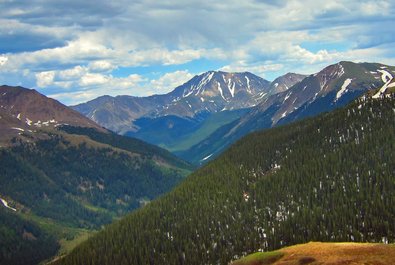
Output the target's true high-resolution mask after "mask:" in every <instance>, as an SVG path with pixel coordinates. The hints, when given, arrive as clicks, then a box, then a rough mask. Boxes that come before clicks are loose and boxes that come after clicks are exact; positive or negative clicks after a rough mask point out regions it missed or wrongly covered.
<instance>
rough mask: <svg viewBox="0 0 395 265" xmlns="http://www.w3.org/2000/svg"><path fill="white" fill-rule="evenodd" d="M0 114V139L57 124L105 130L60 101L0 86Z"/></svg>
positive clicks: (25, 89) (35, 92)
mask: <svg viewBox="0 0 395 265" xmlns="http://www.w3.org/2000/svg"><path fill="white" fill-rule="evenodd" d="M0 114H1V119H0V131H1V135H2V136H3V137H2V139H0V140H4V139H5V140H7V139H11V138H12V137H14V136H18V135H21V134H22V133H23V132H34V131H35V130H38V129H42V128H47V127H48V128H52V127H56V126H58V125H61V124H70V125H74V126H79V127H89V128H95V129H97V130H99V131H106V130H105V129H103V128H102V127H100V126H99V125H98V124H96V123H94V122H93V121H91V120H89V119H88V118H86V117H84V116H83V115H81V114H80V113H78V112H76V111H74V110H72V109H70V108H68V107H66V106H64V105H63V104H61V103H60V102H58V101H56V100H54V99H51V98H48V97H46V96H44V95H42V94H40V93H39V92H37V91H36V90H34V89H27V88H23V87H12V86H0ZM3 138H4V139H3Z"/></svg>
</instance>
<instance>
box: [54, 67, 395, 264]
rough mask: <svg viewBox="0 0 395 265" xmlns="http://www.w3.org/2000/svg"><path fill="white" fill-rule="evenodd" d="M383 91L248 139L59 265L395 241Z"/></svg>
mask: <svg viewBox="0 0 395 265" xmlns="http://www.w3.org/2000/svg"><path fill="white" fill-rule="evenodd" d="M335 67H337V68H338V69H341V68H340V65H338V66H335ZM387 71H388V70H387ZM339 75H340V73H339ZM317 76H318V75H317ZM313 77H314V76H313ZM313 77H311V78H313ZM378 77H380V76H379V75H378ZM344 78H345V80H346V79H347V78H348V77H347V76H345V77H344ZM318 80H319V79H318ZM374 80H377V79H376V78H374ZM340 82H341V83H342V84H343V83H344V82H345V81H343V82H342V81H340ZM389 82H390V80H387V83H388V85H389V84H390V83H389ZM347 83H348V82H347ZM381 83H382V82H381ZM327 84H328V86H329V84H330V82H329V83H327ZM367 86H369V84H367ZM370 86H371V85H370ZM391 86H392V85H391ZM352 87H353V86H350V88H349V89H350V90H351V89H352ZM324 89H328V91H329V88H327V86H326V85H323V90H324ZM380 90H381V91H382V92H384V90H382V87H381V88H379V89H375V90H374V91H370V92H367V93H365V94H364V95H361V96H360V97H359V98H358V99H357V100H354V101H353V102H351V103H350V104H348V105H347V106H345V107H340V108H338V109H337V110H333V111H331V112H328V113H323V114H320V115H318V116H316V117H314V118H309V119H303V120H302V121H298V122H294V123H292V124H288V125H283V126H277V127H276V128H271V129H268V130H264V131H259V132H254V133H251V134H249V135H247V136H246V137H244V138H242V139H241V140H240V141H238V142H237V143H235V144H234V145H232V146H231V147H230V148H229V149H227V150H226V151H225V152H224V153H223V154H221V155H220V156H219V157H218V158H216V159H215V160H213V161H210V162H209V163H207V164H206V165H205V166H203V167H202V168H200V169H198V170H197V171H195V172H194V173H193V174H192V175H190V176H189V177H188V178H187V179H186V180H185V181H184V182H182V183H181V184H180V185H178V186H177V187H176V188H175V189H173V190H172V191H171V192H170V193H168V194H166V195H165V196H163V197H161V198H159V199H157V200H155V201H153V202H151V203H150V204H149V205H147V206H146V207H144V208H143V209H140V210H139V211H135V212H133V213H131V214H130V215H128V216H127V217H125V218H123V219H122V220H121V221H119V222H116V223H114V224H112V225H110V226H108V227H107V228H106V229H104V230H103V231H101V232H99V233H98V234H96V235H95V236H93V237H92V238H90V239H89V240H87V241H85V242H84V243H82V244H81V245H79V246H78V247H77V248H76V249H75V250H74V251H73V252H72V253H71V254H70V255H68V256H66V257H65V258H64V259H61V260H59V261H58V262H57V263H56V264H65V265H67V264H73V265H77V264H114V263H117V264H228V263H229V262H230V261H232V260H237V259H239V258H240V257H243V256H245V255H247V254H248V253H252V252H256V251H268V250H274V249H279V248H282V247H284V246H290V245H294V244H299V243H305V242H309V241H326V242H342V241H347V242H383V243H392V242H394V240H395V228H394V226H393V220H394V218H395V201H394V200H395V198H394V196H393V194H394V192H395V185H394V181H393V176H394V173H395V172H394V168H395V164H394V161H395V160H394V157H393V154H394V153H395V150H394V145H393V143H395V128H394V126H395V120H394V117H395V116H394V111H393V110H394V108H395V96H394V94H393V92H394V91H393V89H390V90H386V91H385V93H384V94H382V95H381V94H378V93H380V92H379V91H380ZM315 93H317V92H315ZM315 93H314V94H313V98H314V95H315ZM318 93H322V95H328V94H331V95H332V96H331V101H332V102H333V101H334V100H337V101H339V100H340V98H341V97H336V95H339V94H338V93H339V90H333V91H332V92H329V93H325V92H322V91H321V92H318ZM350 93H353V92H352V91H350ZM346 95H347V94H346V93H345V94H344V95H342V96H346ZM317 96H318V95H317ZM142 242H143V243H142ZM302 261H303V260H302ZM310 261H311V259H310ZM295 262H298V263H297V264H307V263H308V262H307V260H306V261H303V262H305V263H299V260H296V261H295ZM306 262H307V263H306ZM311 262H313V261H311ZM252 264H259V263H252ZM264 264H266V263H264ZM268 264H270V263H268ZM295 264H296V263H295Z"/></svg>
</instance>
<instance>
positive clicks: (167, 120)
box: [73, 61, 395, 165]
mask: <svg viewBox="0 0 395 265" xmlns="http://www.w3.org/2000/svg"><path fill="white" fill-rule="evenodd" d="M394 71H395V68H394V67H392V66H388V65H383V64H377V63H353V62H346V61H343V62H339V63H337V64H334V65H330V66H328V67H326V68H324V69H322V70H321V71H319V72H317V73H315V74H312V75H309V76H305V75H299V74H295V73H288V74H286V75H284V76H280V77H278V78H276V79H275V80H274V81H273V82H268V81H266V80H264V79H262V78H259V77H257V76H255V75H253V74H251V73H225V72H215V71H210V72H206V73H204V74H201V75H198V76H195V77H194V78H192V79H191V80H190V81H188V82H186V83H185V84H183V85H182V86H179V87H177V88H176V89H174V90H173V91H172V92H170V93H168V94H166V95H156V96H151V97H145V98H136V97H129V96H118V97H115V98H113V97H101V98H98V99H96V100H93V101H90V102H87V103H84V104H80V105H78V106H74V107H73V108H74V109H75V110H77V111H79V112H81V113H82V114H84V115H86V116H87V117H89V118H91V119H93V120H94V121H96V122H98V123H99V124H101V125H102V126H104V127H106V128H109V129H111V130H114V131H115V132H117V133H120V134H125V135H127V136H132V137H136V138H139V139H142V140H144V141H147V142H150V143H152V144H155V145H159V146H161V147H164V148H166V149H168V150H169V151H171V152H173V153H174V154H176V155H177V156H179V157H181V158H183V159H185V160H187V161H189V162H192V163H194V164H196V165H201V164H204V163H206V162H207V161H209V160H211V159H213V158H215V157H216V156H218V155H219V154H220V153H221V152H223V150H225V149H226V148H228V147H229V146H230V145H231V144H233V143H234V142H235V141H237V140H238V139H240V138H241V137H242V136H244V135H246V134H248V133H250V132H253V131H256V130H260V129H265V128H271V127H274V126H277V125H281V124H286V123H290V122H292V121H295V120H298V119H301V118H305V117H311V116H314V115H317V114H319V113H321V112H325V111H331V110H333V109H335V108H338V107H341V106H344V105H345V104H347V103H348V102H350V101H351V100H353V99H355V98H356V97H358V96H360V95H361V94H363V93H365V92H366V91H368V90H374V89H377V88H381V87H383V85H385V84H386V83H387V82H392V81H391V80H392V78H393V75H394V73H395V72H394ZM388 85H389V86H390V84H388ZM99 113H102V114H103V115H102V116H101V115H99ZM109 117H112V118H109ZM121 117H122V118H121ZM119 120H122V122H118V121H119Z"/></svg>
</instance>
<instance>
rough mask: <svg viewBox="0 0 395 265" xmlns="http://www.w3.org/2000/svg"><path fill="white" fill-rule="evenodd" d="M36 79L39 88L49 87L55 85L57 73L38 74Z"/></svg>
mask: <svg viewBox="0 0 395 265" xmlns="http://www.w3.org/2000/svg"><path fill="white" fill-rule="evenodd" d="M36 78H37V85H38V86H39V87H47V86H50V85H53V83H54V78H55V72H54V71H47V72H41V73H38V74H36Z"/></svg>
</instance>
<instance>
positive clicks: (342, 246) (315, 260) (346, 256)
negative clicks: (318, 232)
mask: <svg viewBox="0 0 395 265" xmlns="http://www.w3.org/2000/svg"><path fill="white" fill-rule="evenodd" d="M273 257H275V258H273ZM231 264H232V265H269V264H273V265H280V264H281V265H300V264H311V265H317V264H336V265H346V264H353V265H365V264H375V265H380V264H383V265H384V264H395V246H394V245H384V244H371V243H320V242H310V243H307V244H300V245H295V246H291V247H287V248H283V249H280V250H278V251H274V252H258V253H254V254H251V255H249V256H246V257H244V258H242V259H240V260H237V261H235V262H233V263H231Z"/></svg>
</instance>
